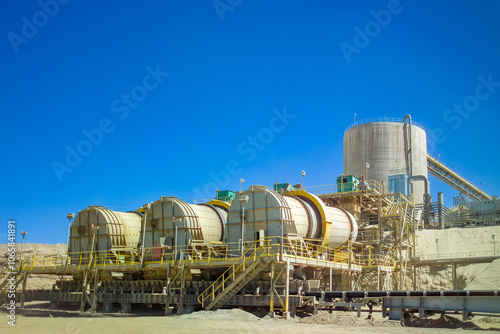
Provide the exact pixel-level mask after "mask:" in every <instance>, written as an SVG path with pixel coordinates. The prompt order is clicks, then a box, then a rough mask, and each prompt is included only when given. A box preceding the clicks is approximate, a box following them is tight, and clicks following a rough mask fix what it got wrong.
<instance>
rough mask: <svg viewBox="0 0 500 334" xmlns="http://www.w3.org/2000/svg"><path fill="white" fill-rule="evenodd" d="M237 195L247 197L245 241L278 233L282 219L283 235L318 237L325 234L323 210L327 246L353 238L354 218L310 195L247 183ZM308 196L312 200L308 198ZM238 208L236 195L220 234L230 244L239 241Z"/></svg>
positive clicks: (355, 228)
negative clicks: (284, 192)
mask: <svg viewBox="0 0 500 334" xmlns="http://www.w3.org/2000/svg"><path fill="white" fill-rule="evenodd" d="M241 196H248V203H246V204H244V205H245V207H244V209H245V226H244V238H245V240H244V241H245V243H246V244H251V243H253V242H255V241H256V240H258V239H259V238H260V237H262V236H266V237H274V236H281V221H282V220H283V233H284V236H285V237H302V238H315V239H320V238H322V237H323V236H324V235H325V233H324V231H323V230H322V229H323V228H322V224H323V218H322V215H321V213H320V211H321V210H323V211H324V215H325V219H326V220H328V222H331V227H330V236H329V238H328V247H331V248H338V247H341V246H343V245H345V244H346V243H347V242H348V241H349V240H351V241H354V240H356V237H357V231H358V226H357V222H356V220H355V219H354V217H353V216H352V215H351V214H350V213H348V212H347V211H345V210H343V209H341V208H336V207H327V206H326V205H324V203H323V202H322V201H321V200H320V199H319V198H316V197H315V196H314V195H312V194H307V193H305V192H299V193H297V194H295V193H294V194H293V195H281V194H279V193H277V192H275V191H273V190H271V189H268V188H267V187H266V186H251V187H250V189H248V190H245V191H244V192H242V194H241ZM311 198H312V199H314V201H311V200H309V199H311ZM318 206H321V207H320V208H319V207H318ZM242 211H243V210H242V207H241V204H240V201H239V199H238V198H237V199H235V200H234V201H233V202H232V203H231V207H230V208H229V212H228V221H227V224H226V230H225V233H224V239H225V240H226V241H227V242H228V243H230V244H233V245H234V244H238V243H239V242H241V212H242ZM262 233H263V234H264V235H262Z"/></svg>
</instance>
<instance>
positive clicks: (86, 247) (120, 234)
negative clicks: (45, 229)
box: [69, 206, 142, 263]
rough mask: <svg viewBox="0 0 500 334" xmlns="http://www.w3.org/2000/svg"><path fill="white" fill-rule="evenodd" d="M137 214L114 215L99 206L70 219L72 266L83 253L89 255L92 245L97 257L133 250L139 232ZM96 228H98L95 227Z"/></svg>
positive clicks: (139, 225)
mask: <svg viewBox="0 0 500 334" xmlns="http://www.w3.org/2000/svg"><path fill="white" fill-rule="evenodd" d="M141 221H142V217H141V214H140V213H138V212H118V211H112V210H109V209H106V208H105V207H103V206H89V207H87V208H86V209H84V210H81V211H80V212H79V213H78V214H77V215H76V217H75V219H74V220H73V223H72V225H71V231H70V242H69V251H70V253H72V255H71V258H72V263H75V261H77V258H79V257H80V254H76V253H82V252H84V253H85V254H84V256H83V257H84V258H88V257H89V256H90V252H91V251H92V242H94V245H95V247H94V249H93V250H94V251H95V252H97V254H98V255H99V254H104V252H106V251H110V250H114V251H122V250H133V249H135V248H137V244H138V242H139V235H140V232H141ZM97 227H98V228H97Z"/></svg>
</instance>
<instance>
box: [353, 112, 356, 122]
mask: <svg viewBox="0 0 500 334" xmlns="http://www.w3.org/2000/svg"><path fill="white" fill-rule="evenodd" d="M353 124H356V113H355V114H354V123H353Z"/></svg>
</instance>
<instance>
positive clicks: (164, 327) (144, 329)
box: [0, 302, 500, 334]
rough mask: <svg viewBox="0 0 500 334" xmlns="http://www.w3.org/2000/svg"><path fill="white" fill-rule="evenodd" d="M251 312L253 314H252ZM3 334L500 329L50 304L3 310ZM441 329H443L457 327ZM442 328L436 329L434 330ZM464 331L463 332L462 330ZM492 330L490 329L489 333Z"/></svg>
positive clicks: (483, 323) (484, 322) (450, 321)
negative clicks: (87, 310) (84, 309)
mask: <svg viewBox="0 0 500 334" xmlns="http://www.w3.org/2000/svg"><path fill="white" fill-rule="evenodd" d="M249 311H250V312H249ZM1 312H2V313H3V316H2V317H1V318H3V320H2V322H1V323H0V333H37V334H38V333H50V334H53V333H64V334H80V333H81V334H106V333H113V334H115V333H127V334H128V333H166V332H168V333H204V334H207V333H225V332H226V333H229V332H231V333H253V334H257V333H266V334H268V333H281V334H282V333H311V332H314V333H315V334H316V333H318V334H321V333H348V332H355V333H360V334H362V333H401V332H404V333H443V334H446V333H455V334H457V333H461V332H463V331H464V330H466V329H478V330H480V329H482V330H480V332H481V333H483V332H484V333H487V332H498V331H500V319H499V318H490V317H487V318H486V317H475V318H474V319H475V320H474V321H468V322H466V323H462V322H461V321H459V320H457V319H456V318H454V317H447V316H445V318H441V319H439V317H434V318H433V319H429V320H427V321H426V322H425V323H424V322H422V323H420V324H419V325H420V326H434V327H427V328H422V327H421V328H416V327H402V326H401V324H400V323H399V322H398V321H389V320H386V319H383V318H382V317H381V313H380V312H375V313H374V320H367V319H366V317H367V313H365V312H363V313H362V314H361V317H360V318H357V317H356V312H345V311H334V312H333V313H328V312H326V311H320V312H319V313H318V314H317V315H315V316H311V315H307V316H306V315H305V314H299V315H298V316H297V317H295V318H292V319H289V320H284V319H282V318H281V317H277V318H270V317H269V316H266V315H265V310H264V309H253V310H248V311H244V310H242V309H227V310H217V311H200V312H195V313H191V314H186V315H181V316H177V315H172V316H164V315H163V311H162V310H161V309H157V310H150V309H135V310H133V313H131V314H122V313H112V314H111V313H110V314H102V313H100V314H97V315H95V316H90V315H84V316H80V315H79V314H78V311H77V310H76V307H72V308H66V309H64V310H51V309H50V307H49V304H48V303H46V302H43V303H42V302H30V303H27V305H26V306H25V309H23V310H17V314H16V326H15V327H12V326H10V325H8V324H7V317H6V312H5V308H4V307H2V310H1ZM457 325H458V327H460V328H458V329H451V328H439V327H456V326H457ZM436 327H438V328H436ZM463 327H465V329H464V328H463ZM488 329H490V330H488Z"/></svg>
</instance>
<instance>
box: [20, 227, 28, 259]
mask: <svg viewBox="0 0 500 334" xmlns="http://www.w3.org/2000/svg"><path fill="white" fill-rule="evenodd" d="M21 235H22V236H23V243H22V244H21V261H20V262H21V267H22V266H23V248H24V237H25V236H27V235H28V232H23V231H21Z"/></svg>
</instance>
